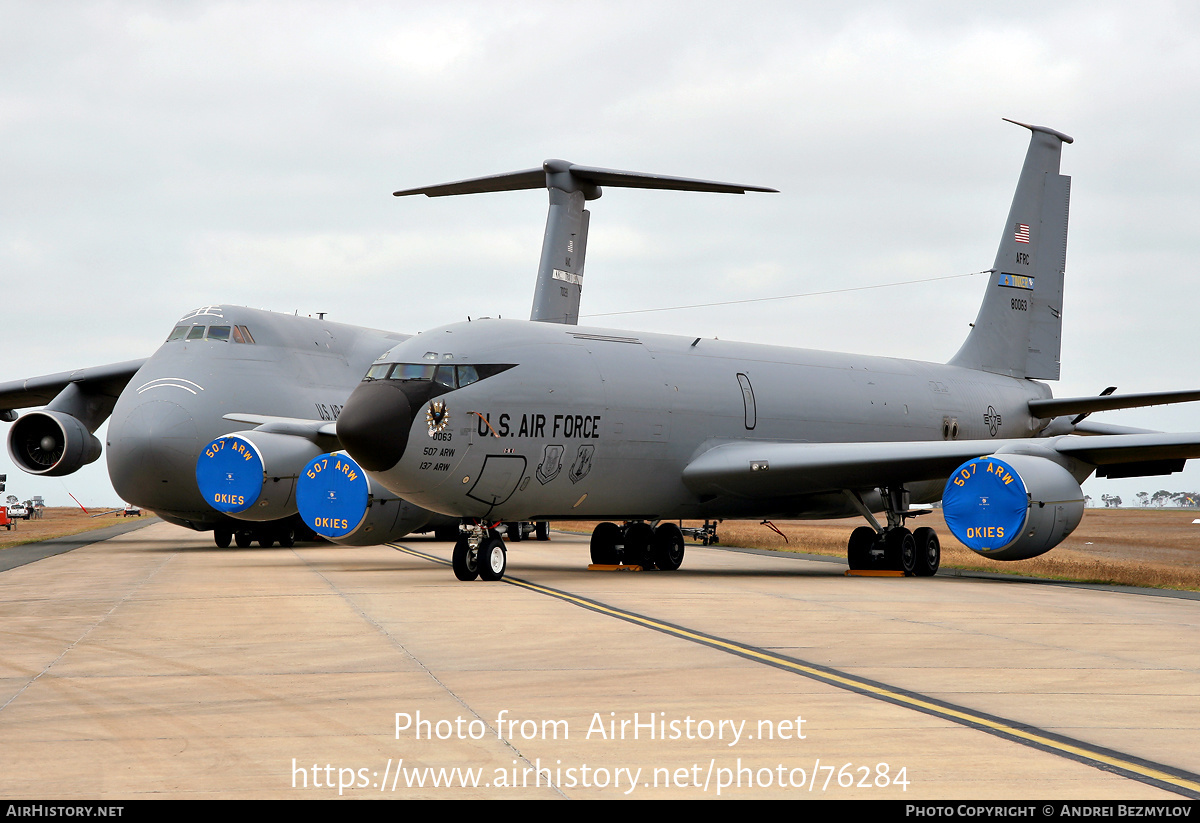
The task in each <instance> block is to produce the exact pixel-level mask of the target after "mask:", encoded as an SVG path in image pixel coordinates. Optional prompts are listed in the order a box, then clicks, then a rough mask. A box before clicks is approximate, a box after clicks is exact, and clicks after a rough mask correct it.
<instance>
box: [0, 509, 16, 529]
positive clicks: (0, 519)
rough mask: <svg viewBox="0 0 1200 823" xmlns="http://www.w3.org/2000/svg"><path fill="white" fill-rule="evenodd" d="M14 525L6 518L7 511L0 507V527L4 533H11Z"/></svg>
mask: <svg viewBox="0 0 1200 823" xmlns="http://www.w3.org/2000/svg"><path fill="white" fill-rule="evenodd" d="M15 525H16V524H15V523H13V522H12V520H10V519H9V517H8V509H6V508H5V507H4V506H0V526H3V527H4V529H5V530H6V531H12V527H13V526H15Z"/></svg>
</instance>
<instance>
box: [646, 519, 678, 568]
mask: <svg viewBox="0 0 1200 823" xmlns="http://www.w3.org/2000/svg"><path fill="white" fill-rule="evenodd" d="M650 555H651V556H652V557H653V558H654V565H655V566H657V567H658V568H660V569H662V570H663V571H665V572H673V571H675V570H676V569H678V568H679V567H680V566H682V565H683V532H681V531H680V530H679V527H678V526H676V525H675V524H674V523H660V524H659V526H658V528H657V529H655V530H654V539H653V540H652V541H650Z"/></svg>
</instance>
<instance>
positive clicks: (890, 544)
mask: <svg viewBox="0 0 1200 823" xmlns="http://www.w3.org/2000/svg"><path fill="white" fill-rule="evenodd" d="M916 564H917V543H916V541H915V540H913V536H912V532H910V531H909V530H908V529H905V528H899V529H888V530H887V532H885V533H884V535H883V567H884V568H885V569H891V570H892V571H898V572H904V573H905V574H912V571H911V570H912V569H915V568H916Z"/></svg>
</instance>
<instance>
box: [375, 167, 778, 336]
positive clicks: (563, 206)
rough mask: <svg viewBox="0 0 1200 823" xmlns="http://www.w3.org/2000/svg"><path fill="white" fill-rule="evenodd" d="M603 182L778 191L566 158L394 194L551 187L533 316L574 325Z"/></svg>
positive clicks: (636, 186) (730, 191)
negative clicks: (592, 208) (594, 205)
mask: <svg viewBox="0 0 1200 823" xmlns="http://www.w3.org/2000/svg"><path fill="white" fill-rule="evenodd" d="M601 186H614V187H620V188H628V189H670V190H673V191H708V192H720V193H724V194H744V193H745V192H748V191H765V192H774V191H775V189H767V188H763V187H761V186H743V185H740V184H738V183H718V182H716V181H713V180H694V179H692V178H689V177H668V176H666V175H662V174H647V173H645V172H637V171H618V170H616V169H601V168H596V167H594V166H577V165H575V164H574V163H568V162H567V161H566V160H547V161H546V162H545V163H543V164H542V167H541V168H540V169H526V170H525V171H514V172H508V173H506V174H495V175H492V176H490V177H475V178H472V179H470V180H460V181H458V182H457V183H442V184H440V185H437V186H424V187H422V188H419V189H405V190H404V191H398V192H395V195H396V196H397V197H402V196H404V195H408V194H424V195H425V196H426V197H445V196H447V195H451V194H477V193H479V192H488V191H518V190H521V189H540V188H543V187H544V188H546V189H547V190H548V191H549V192H550V211H549V213H548V214H547V215H546V236H545V238H544V239H543V241H542V259H541V263H540V264H539V266H538V276H537V286H535V287H534V292H533V311H532V312H531V313H530V316H529V319H530V320H540V321H542V322H544V323H567V324H571V325H574V324H576V323H578V322H579V299H580V295H581V294H582V293H583V261H584V256H585V252H586V251H587V236H588V223H589V221H590V219H591V212H589V211H588V210H587V209H585V208H584V204H585V203H586V201H588V200H595V199H596V198H598V197H599V196H600V194H601V190H600V187H601Z"/></svg>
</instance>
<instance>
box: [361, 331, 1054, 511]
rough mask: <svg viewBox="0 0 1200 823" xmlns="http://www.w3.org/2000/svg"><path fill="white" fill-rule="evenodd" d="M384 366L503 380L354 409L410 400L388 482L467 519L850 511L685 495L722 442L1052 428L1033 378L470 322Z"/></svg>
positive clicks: (880, 438) (831, 496)
mask: <svg viewBox="0 0 1200 823" xmlns="http://www.w3.org/2000/svg"><path fill="white" fill-rule="evenodd" d="M386 360H387V362H390V363H399V364H415V365H419V364H432V365H441V366H445V365H447V364H449V365H454V366H456V367H457V368H459V369H460V370H461V369H463V368H465V367H471V368H473V369H477V370H479V371H480V372H481V373H482V372H485V371H488V372H491V373H490V376H487V377H485V378H483V379H477V380H475V381H473V382H470V383H469V384H466V385H463V381H462V379H461V377H460V379H459V382H458V384H457V385H453V386H452V387H451V386H445V385H443V386H441V387H438V386H437V385H436V384H433V392H432V393H428V392H426V394H428V395H429V396H428V398H426V395H425V394H422V389H421V386H420V383H419V381H414V380H394V379H393V380H389V379H383V380H372V381H368V382H366V383H364V384H363V385H362V386H360V387H359V388H358V389H356V390H355V394H354V395H353V397H352V399H351V401H350V404H349V405H348V407H347V408H348V411H350V410H352V409H353V407H355V406H362V407H364V408H365V407H366V405H369V404H370V403H371V401H372V397H378V398H381V399H382V400H384V401H386V399H387V397H386V396H387V393H388V392H389V391H403V392H405V393H406V394H407V395H408V396H409V399H410V401H412V402H409V403H408V405H409V406H411V409H410V411H409V412H408V413H407V419H404V415H401V416H400V417H397V418H396V419H395V421H394V423H393V425H395V426H398V427H399V428H400V429H401V430H399V431H396V432H395V438H396V443H395V446H396V448H393V449H392V450H391V453H392V454H394V453H397V452H400V453H401V456H400V457H399V459H398V460H397V461H395V462H394V465H388V466H381V465H378V464H377V465H376V466H375V467H374V469H373V473H374V476H375V477H376V479H378V480H379V481H380V482H381V483H382V484H383V485H384V486H386V487H387V488H388V489H390V490H391V491H392V492H394V493H396V494H398V495H401V496H402V497H404V498H405V499H407V500H410V501H411V502H413V503H415V504H417V505H420V506H424V507H426V508H430V509H433V510H434V511H439V512H442V513H444V514H448V515H453V516H458V517H479V518H494V519H497V520H517V519H543V518H546V519H570V518H574V519H609V518H611V519H616V518H623V519H630V518H634V519H638V518H641V519H658V518H672V519H673V518H705V517H709V518H717V517H731V518H732V517H785V516H787V517H800V518H803V517H828V516H841V515H846V514H851V513H853V508H852V507H851V504H850V503H849V502H848V501H847V498H846V497H845V495H843V494H841V492H840V490H839V489H837V488H831V489H828V490H825V491H821V490H817V491H815V492H814V491H812V490H809V492H808V493H806V494H804V495H803V496H794V497H776V498H770V499H755V500H749V499H744V498H742V499H739V498H733V497H722V496H711V495H710V496H707V497H706V496H704V495H701V494H697V493H696V492H694V491H692V490H690V489H689V488H688V487H687V485H686V484H685V483H684V480H683V470H684V468H685V467H686V466H687V465H688V464H689V463H690V462H691V461H692V460H694V459H695V458H696V457H697V456H699V455H700V454H703V453H704V452H706V451H708V450H709V449H712V448H714V447H716V446H719V445H721V444H724V443H732V442H741V443H745V442H753V441H756V440H758V441H766V442H772V443H779V442H786V443H853V442H884V441H923V440H950V439H963V440H965V439H978V440H988V439H993V438H994V439H1002V438H1024V437H1032V436H1035V435H1036V434H1037V433H1038V432H1039V431H1040V430H1041V429H1042V428H1043V427H1044V426H1045V425H1046V423H1047V422H1048V421H1046V420H1039V419H1037V418H1034V417H1032V416H1031V415H1030V413H1029V410H1028V406H1027V403H1028V401H1029V400H1030V399H1031V398H1037V397H1046V396H1049V394H1050V391H1049V389H1048V387H1046V386H1045V385H1044V384H1041V383H1038V382H1036V381H1033V380H1028V379H1022V378H1014V377H1006V376H1002V375H995V374H990V373H987V372H983V371H975V370H972V369H965V368H959V367H954V366H947V365H941V364H934V363H924V362H918V361H911V360H900V359H894V358H888V357H868V356H863V355H854V354H841V353H835V352H822V351H815V350H808V349H795V348H787V347H781V346H767V345H756V344H749V343H737V342H729V341H723V340H714V339H704V338H691V337H677V336H669V335H660V334H643V333H631V332H627V331H621V330H612V329H599V328H584V327H573V328H563V327H562V326H552V325H547V324H537V323H526V322H522V321H508V320H482V321H475V322H473V323H459V324H455V325H451V326H446V327H442V328H439V329H434V330H432V331H428V332H425V333H423V334H421V335H418V336H416V337H413V338H411V339H409V340H408V341H406V342H404V343H401V344H399V345H397V346H395V347H394V348H393V349H392V350H391V352H390V353H389V356H388V357H387V358H386ZM374 370H375V372H376V373H381V370H380V368H379V367H378V366H376V367H374ZM446 373H447V374H448V372H446ZM436 374H437V375H441V374H443V372H442V371H437V372H436ZM459 374H460V375H461V374H462V372H461V371H460V372H459ZM442 382H443V383H445V382H446V381H445V380H443V381H442ZM383 405H386V402H385V403H384V404H383ZM381 408H382V406H381ZM358 419H359V416H358V415H356V414H350V415H349V417H344V418H343V421H342V423H339V427H338V431H339V435H340V436H342V440H343V442H344V443H347V444H348V445H347V448H349V450H350V453H351V455H352V456H355V457H356V458H357V457H358V455H356V454H355V451H354V449H353V448H352V447H351V446H350V445H349V440H348V438H347V434H343V425H344V424H346V423H347V421H348V420H350V421H357V420H358ZM348 434H349V433H348ZM352 439H353V438H352V437H351V438H350V440H352ZM384 453H385V454H387V453H388V450H386V449H385V450H384ZM387 460H391V457H390V456H389V457H387ZM360 462H361V461H360ZM943 483H944V478H943V479H942V480H940V481H937V482H927V483H923V484H917V485H916V486H913V487H912V488H910V491H911V492H912V496H913V502H920V501H922V500H924V501H932V500H936V499H938V498H940V496H941V487H942V484H943ZM868 502H870V501H868Z"/></svg>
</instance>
